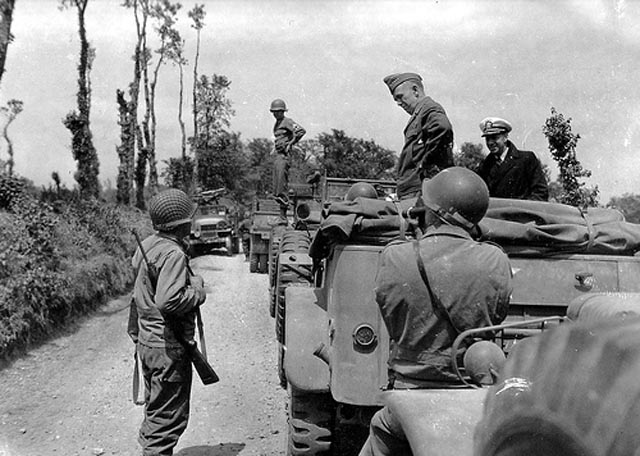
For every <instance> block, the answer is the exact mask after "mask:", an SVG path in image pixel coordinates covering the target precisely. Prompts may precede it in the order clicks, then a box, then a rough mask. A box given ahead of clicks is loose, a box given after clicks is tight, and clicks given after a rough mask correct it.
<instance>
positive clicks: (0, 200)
mask: <svg viewBox="0 0 640 456" xmlns="http://www.w3.org/2000/svg"><path fill="white" fill-rule="evenodd" d="M26 187H27V180H26V179H24V178H22V177H18V176H10V175H7V174H4V173H0V209H7V208H8V207H10V206H11V204H12V203H13V201H14V200H15V199H16V198H18V197H19V196H20V195H21V194H23V193H24V191H25V189H26Z"/></svg>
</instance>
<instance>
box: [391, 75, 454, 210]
mask: <svg viewBox="0 0 640 456" xmlns="http://www.w3.org/2000/svg"><path fill="white" fill-rule="evenodd" d="M383 81H384V83H385V84H386V85H387V87H388V88H389V91H390V92H391V96H392V97H393V99H394V100H395V101H396V103H397V104H398V106H400V107H401V108H402V109H404V110H405V111H406V112H407V114H409V115H410V116H411V117H410V118H409V122H408V123H407V126H406V127H405V129H404V146H403V147H402V152H401V153H400V157H399V158H398V165H397V172H398V190H397V194H398V198H400V199H405V198H411V197H414V196H417V195H418V193H419V192H420V186H421V185H422V179H425V178H431V177H433V176H435V175H436V174H438V172H439V171H441V170H443V169H445V168H448V167H450V166H453V128H452V127H451V122H450V121H449V118H448V117H447V113H446V112H445V111H444V108H443V107H442V106H441V105H440V104H438V103H436V102H435V101H433V100H432V99H431V98H430V97H428V96H427V95H426V94H425V91H424V85H423V84H422V78H421V77H420V75H418V74H416V73H396V74H390V75H389V76H386V77H385V78H384V79H383Z"/></svg>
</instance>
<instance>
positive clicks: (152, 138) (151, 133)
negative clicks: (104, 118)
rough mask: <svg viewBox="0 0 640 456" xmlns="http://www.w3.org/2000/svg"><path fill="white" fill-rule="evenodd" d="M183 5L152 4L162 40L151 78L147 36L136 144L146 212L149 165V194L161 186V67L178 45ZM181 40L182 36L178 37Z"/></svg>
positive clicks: (140, 199)
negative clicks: (158, 104)
mask: <svg viewBox="0 0 640 456" xmlns="http://www.w3.org/2000/svg"><path fill="white" fill-rule="evenodd" d="M181 7H182V6H181V5H180V4H179V3H172V2H170V1H169V0H160V1H157V2H154V3H150V4H149V13H148V14H149V18H151V19H153V20H154V21H155V23H156V26H155V31H156V33H157V35H158V38H159V40H160V44H159V47H158V48H157V49H156V51H155V54H157V60H156V62H155V64H154V65H153V71H152V75H151V77H150V76H149V68H150V66H151V65H152V62H151V60H152V59H151V51H150V49H149V48H148V47H147V39H146V34H145V36H144V53H143V60H142V62H141V63H142V66H141V71H142V74H141V76H142V80H141V84H142V92H143V94H144V104H145V109H144V116H143V118H142V121H141V122H140V123H138V124H137V125H136V142H137V146H138V147H137V149H138V156H137V159H136V171H135V182H136V206H137V207H139V208H141V209H144V206H145V200H144V189H145V182H146V175H147V164H148V165H149V191H150V193H151V194H152V195H153V194H155V192H156V190H157V187H158V169H157V161H156V130H157V118H156V110H155V98H156V87H157V84H158V79H159V74H160V68H161V66H162V65H163V64H164V63H165V62H166V60H167V59H168V58H169V56H170V52H171V49H172V48H173V47H174V46H176V44H175V43H174V41H175V40H176V32H175V30H174V26H175V23H176V21H177V14H178V11H179V10H180V8H181ZM177 38H178V39H179V35H178V37H177Z"/></svg>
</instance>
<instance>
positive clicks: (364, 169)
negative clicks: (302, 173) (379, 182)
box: [316, 129, 395, 179]
mask: <svg viewBox="0 0 640 456" xmlns="http://www.w3.org/2000/svg"><path fill="white" fill-rule="evenodd" d="M318 142H319V143H320V145H321V146H322V152H321V153H320V155H319V156H318V157H316V158H317V160H318V164H319V165H320V167H321V168H322V169H323V170H324V171H325V172H326V173H327V175H328V176H332V177H344V178H356V179H392V178H393V177H394V174H393V168H394V166H395V156H394V154H393V152H392V151H391V150H389V149H385V148H383V147H381V146H379V145H377V144H376V143H375V142H374V141H367V140H364V139H356V138H351V137H349V136H347V135H346V134H345V132H344V131H342V130H336V129H333V130H332V133H331V134H328V133H321V134H320V135H319V136H318Z"/></svg>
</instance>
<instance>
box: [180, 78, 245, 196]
mask: <svg viewBox="0 0 640 456" xmlns="http://www.w3.org/2000/svg"><path fill="white" fill-rule="evenodd" d="M230 86H231V81H229V80H228V79H227V78H226V77H225V76H223V75H217V74H214V75H213V76H212V77H211V78H208V77H207V76H205V75H202V76H200V79H199V80H198V81H197V84H196V123H197V124H198V128H197V131H198V136H194V137H191V138H190V145H191V150H192V151H193V154H194V157H195V161H196V162H197V163H198V164H201V163H202V160H201V158H203V155H204V154H208V153H210V151H211V150H213V149H215V148H216V147H218V146H219V144H220V140H219V137H220V136H221V135H223V134H227V132H226V129H227V128H228V127H229V126H230V125H231V117H233V116H234V115H235V111H234V110H233V108H232V103H231V100H230V99H229V98H228V95H227V94H228V91H229V88H230ZM198 168H199V166H198ZM201 176H204V174H202V172H201V171H200V170H199V169H198V174H197V175H196V179H200V177H201ZM197 185H200V186H204V185H205V183H204V182H201V181H198V183H197Z"/></svg>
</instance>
